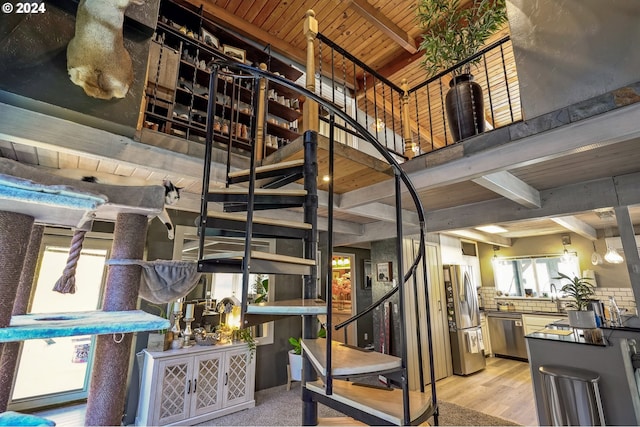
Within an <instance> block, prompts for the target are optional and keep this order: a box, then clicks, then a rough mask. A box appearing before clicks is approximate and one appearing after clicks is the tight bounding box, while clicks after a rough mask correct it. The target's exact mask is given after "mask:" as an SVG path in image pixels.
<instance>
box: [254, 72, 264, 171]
mask: <svg viewBox="0 0 640 427" xmlns="http://www.w3.org/2000/svg"><path fill="white" fill-rule="evenodd" d="M259 67H260V69H261V70H262V71H267V64H265V63H261V64H260V66H259ZM266 93H267V79H266V78H264V77H261V78H260V86H259V89H258V111H256V140H255V144H256V160H257V161H260V160H262V159H263V158H264V157H265V148H264V147H265V145H264V136H265V135H266V134H267V129H266V128H265V126H266V123H265V120H264V118H265V117H266V111H265V110H266V109H265V106H266V105H267V104H266Z"/></svg>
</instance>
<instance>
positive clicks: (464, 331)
mask: <svg viewBox="0 0 640 427" xmlns="http://www.w3.org/2000/svg"><path fill="white" fill-rule="evenodd" d="M444 290H445V295H446V298H447V319H448V322H449V340H450V342H451V358H452V362H453V373H454V374H456V375H469V374H472V373H474V372H477V371H480V370H482V369H484V367H485V366H486V361H485V358H484V339H483V337H482V329H481V327H480V309H479V306H478V293H477V290H476V284H475V280H474V275H473V270H472V267H471V266H468V265H445V266H444Z"/></svg>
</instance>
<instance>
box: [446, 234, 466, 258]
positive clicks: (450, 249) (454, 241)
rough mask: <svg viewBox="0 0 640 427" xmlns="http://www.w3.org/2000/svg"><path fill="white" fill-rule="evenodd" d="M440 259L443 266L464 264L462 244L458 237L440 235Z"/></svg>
mask: <svg viewBox="0 0 640 427" xmlns="http://www.w3.org/2000/svg"><path fill="white" fill-rule="evenodd" d="M440 257H441V258H442V264H457V265H461V264H463V260H462V243H461V242H460V239H458V238H456V237H451V236H447V235H446V234H441V235H440Z"/></svg>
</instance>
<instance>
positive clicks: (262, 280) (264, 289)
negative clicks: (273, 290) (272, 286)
mask: <svg viewBox="0 0 640 427" xmlns="http://www.w3.org/2000/svg"><path fill="white" fill-rule="evenodd" d="M255 286H256V295H257V297H256V299H255V300H254V302H255V303H260V302H267V300H268V298H269V276H266V275H265V276H263V275H262V274H256V282H255Z"/></svg>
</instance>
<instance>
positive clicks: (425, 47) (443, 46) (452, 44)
mask: <svg viewBox="0 0 640 427" xmlns="http://www.w3.org/2000/svg"><path fill="white" fill-rule="evenodd" d="M461 3H462V2H461V1H460V0H418V4H417V7H416V14H417V18H418V26H419V27H420V29H422V31H423V34H422V42H421V43H420V47H419V49H420V50H421V51H423V54H424V59H423V61H422V65H423V66H424V67H425V69H426V71H427V77H433V76H435V75H437V74H438V73H440V72H442V71H444V70H446V69H448V68H450V67H453V66H454V65H456V64H458V63H460V62H462V61H464V60H465V59H467V58H469V57H471V56H473V55H475V54H476V53H477V52H478V51H479V50H480V49H481V48H482V46H484V44H485V43H486V41H487V40H488V39H489V37H490V36H491V35H492V34H493V33H495V32H496V31H497V30H498V29H499V28H500V27H501V26H502V25H503V24H504V23H505V22H506V21H507V12H506V1H505V0H472V1H471V2H470V3H471V4H470V5H469V6H466V5H461ZM479 61H480V57H478V58H477V59H476V60H474V61H471V62H468V63H466V64H465V65H464V66H462V67H459V68H456V69H454V70H453V71H452V73H451V74H452V78H451V81H450V82H449V86H450V89H449V91H448V92H447V95H446V98H445V110H446V113H447V121H448V122H449V129H450V130H451V133H452V135H453V139H454V140H455V141H459V140H461V139H464V138H468V137H470V136H473V135H476V134H479V133H482V132H484V128H485V125H484V124H485V120H484V99H483V95H482V88H481V87H480V85H479V84H478V83H476V82H474V81H473V75H472V74H471V66H472V65H474V64H476V63H477V62H479Z"/></svg>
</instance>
